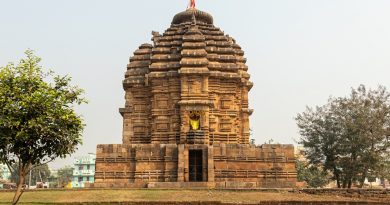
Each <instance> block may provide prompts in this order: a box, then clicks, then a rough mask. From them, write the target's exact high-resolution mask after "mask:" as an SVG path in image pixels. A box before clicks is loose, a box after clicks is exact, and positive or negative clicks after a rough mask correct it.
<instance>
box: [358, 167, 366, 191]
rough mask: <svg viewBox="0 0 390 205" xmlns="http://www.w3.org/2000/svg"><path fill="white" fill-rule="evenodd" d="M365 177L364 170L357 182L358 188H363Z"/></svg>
mask: <svg viewBox="0 0 390 205" xmlns="http://www.w3.org/2000/svg"><path fill="white" fill-rule="evenodd" d="M366 177H367V171H366V170H364V173H363V175H362V177H361V178H360V180H359V188H363V186H364V181H365V180H366Z"/></svg>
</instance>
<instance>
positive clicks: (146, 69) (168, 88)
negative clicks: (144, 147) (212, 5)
mask: <svg viewBox="0 0 390 205" xmlns="http://www.w3.org/2000/svg"><path fill="white" fill-rule="evenodd" d="M152 35H153V37H152V41H153V45H151V44H143V45H141V46H140V47H139V49H138V50H136V51H135V52H134V56H133V57H131V58H130V64H128V66H127V69H128V70H127V72H126V74H125V80H124V81H123V86H124V89H125V90H126V105H125V108H122V109H120V110H121V113H122V114H123V115H124V133H123V135H124V136H123V138H124V139H123V141H124V143H126V142H131V143H150V142H160V143H178V142H179V141H180V138H183V137H184V136H183V135H184V134H183V130H182V127H183V121H186V120H187V119H183V118H184V117H185V116H186V115H185V113H183V109H182V108H183V107H184V106H187V108H186V109H192V108H188V106H193V109H205V108H204V106H208V107H209V109H207V115H209V116H210V117H209V118H207V120H206V121H205V122H204V123H203V125H204V126H202V130H203V132H204V134H205V136H206V137H205V139H209V138H210V140H205V141H207V142H206V143H208V141H221V142H223V141H225V142H229V143H244V144H247V143H249V120H248V119H247V118H248V116H249V115H250V114H251V112H252V110H250V109H249V108H248V95H247V94H248V91H249V90H250V89H251V88H252V86H253V84H252V83H251V82H250V81H249V78H250V75H249V74H248V73H247V70H248V67H247V66H246V65H245V63H246V59H245V58H244V51H243V50H242V49H241V47H240V46H239V45H237V43H236V41H235V40H234V39H233V38H232V37H230V36H228V35H225V34H224V32H222V31H221V29H220V28H218V27H216V26H214V24H213V17H212V16H211V15H210V14H208V13H206V12H203V11H200V10H197V9H194V8H191V9H187V10H186V11H184V12H181V13H178V14H177V15H175V17H174V18H173V20H172V24H171V26H170V28H168V29H167V30H166V31H165V32H164V33H163V34H159V33H158V32H153V33H152ZM186 76H187V77H186ZM202 76H203V77H202ZM164 79H165V80H166V79H169V80H167V81H165V80H164ZM188 82H189V83H188ZM185 89H187V91H186V90H185ZM188 90H195V91H194V92H195V94H194V93H193V92H192V91H191V92H189V91H188ZM198 90H199V92H198ZM145 102H149V103H145ZM160 102H162V103H160ZM221 102H222V103H224V102H226V103H225V104H226V106H225V107H226V108H225V110H224V109H222V108H221V109H220V107H221ZM165 103H167V106H161V104H165ZM171 105H172V106H171ZM180 106H181V107H182V108H180ZM202 106H203V108H202ZM137 109H138V111H137ZM245 113H246V114H245ZM243 114H244V115H243ZM183 116H184V117H183ZM135 121H136V122H137V123H134V122H135ZM164 121H165V122H164ZM167 121H168V122H167ZM242 122H243V123H242ZM164 123H166V124H164ZM185 123H186V122H184V125H185ZM208 123H209V124H208ZM245 123H246V124H245ZM229 127H231V128H229ZM209 134H210V135H212V136H209ZM179 135H181V136H179ZM181 141H182V140H181Z"/></svg>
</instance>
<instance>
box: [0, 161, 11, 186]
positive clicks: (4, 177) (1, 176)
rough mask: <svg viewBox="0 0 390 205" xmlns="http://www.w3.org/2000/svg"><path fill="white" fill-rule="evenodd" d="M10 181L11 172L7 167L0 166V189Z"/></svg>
mask: <svg viewBox="0 0 390 205" xmlns="http://www.w3.org/2000/svg"><path fill="white" fill-rule="evenodd" d="M10 179H11V172H10V171H9V169H8V167H7V165H4V164H0V189H2V188H4V187H3V183H6V182H9V181H10Z"/></svg>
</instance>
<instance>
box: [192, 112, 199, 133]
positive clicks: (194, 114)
mask: <svg viewBox="0 0 390 205" xmlns="http://www.w3.org/2000/svg"><path fill="white" fill-rule="evenodd" d="M190 128H191V130H199V129H200V112H199V111H190Z"/></svg>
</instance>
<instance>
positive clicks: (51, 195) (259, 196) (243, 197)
mask: <svg viewBox="0 0 390 205" xmlns="http://www.w3.org/2000/svg"><path fill="white" fill-rule="evenodd" d="M13 194H14V193H13V192H0V204H10V202H11V200H12V197H13ZM358 200H361V199H358V198H345V197H337V196H317V195H307V194H299V193H290V192H286V191H284V192H260V191H218V190H154V189H149V190H147V189H141V190H139V189H118V190H41V191H31V192H25V193H24V194H23V195H22V197H21V200H20V202H21V204H52V203H54V204H55V203H74V202H76V203H77V202H129V201H178V202H180V201H221V202H229V203H258V202H259V201H358Z"/></svg>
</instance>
